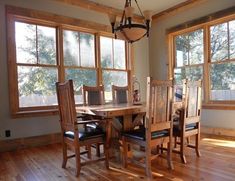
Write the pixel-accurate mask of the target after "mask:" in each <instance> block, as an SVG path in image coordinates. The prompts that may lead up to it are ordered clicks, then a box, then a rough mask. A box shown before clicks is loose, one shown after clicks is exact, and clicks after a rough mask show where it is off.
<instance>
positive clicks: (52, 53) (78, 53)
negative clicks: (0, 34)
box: [7, 7, 131, 117]
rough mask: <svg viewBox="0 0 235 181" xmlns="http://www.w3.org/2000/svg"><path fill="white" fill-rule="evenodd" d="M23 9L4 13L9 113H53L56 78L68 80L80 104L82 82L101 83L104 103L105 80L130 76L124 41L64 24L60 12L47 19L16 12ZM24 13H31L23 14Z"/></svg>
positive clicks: (124, 80) (112, 81)
mask: <svg viewBox="0 0 235 181" xmlns="http://www.w3.org/2000/svg"><path fill="white" fill-rule="evenodd" d="M12 8H13V9H14V7H11V8H10V9H11V10H12ZM7 12H8V11H7ZM16 12H18V13H19V11H16ZM24 12H25V16H22V15H18V14H14V13H13V14H12V11H11V12H10V13H9V12H8V16H7V18H8V20H7V27H8V61H9V66H8V68H9V71H8V72H9V87H10V93H9V95H10V106H11V112H12V115H13V117H20V116H27V115H29V116H32V115H34V114H35V115H42V114H45V115H48V114H54V113H55V112H57V97H56V88H55V83H56V82H57V81H65V80H68V79H73V82H74V89H75V92H74V93H75V101H76V104H82V103H83V99H82V89H81V88H82V85H83V84H85V85H89V86H96V85H100V84H104V85H105V90H106V92H105V96H106V97H105V98H106V101H110V100H111V98H112V95H111V84H115V85H119V86H122V85H123V86H124V85H128V80H129V79H128V76H129V75H130V74H128V73H127V72H128V71H130V67H131V65H130V64H129V63H128V61H129V60H128V58H127V57H128V55H127V53H128V45H127V44H126V43H125V42H124V41H122V40H118V39H113V38H110V37H105V36H103V35H102V31H101V30H99V29H98V30H94V29H89V28H83V27H79V26H75V25H70V24H65V21H60V19H63V18H60V16H58V17H56V18H55V17H54V16H53V17H54V18H53V19H51V20H50V21H48V20H45V19H43V18H44V17H43V18H42V19H41V17H40V16H41V15H40V13H39V14H37V13H36V14H35V13H29V12H31V10H26V9H23V10H22V11H20V13H23V14H24ZM33 12H35V10H33ZM28 14H30V16H36V17H26V16H27V15H28ZM47 14H48V13H47ZM47 14H46V15H47ZM46 15H45V17H46ZM80 21H82V20H80ZM80 21H79V22H80ZM68 22H76V21H74V19H72V21H68ZM79 22H78V23H79ZM84 24H86V23H84V22H83V23H81V25H84ZM98 32H99V33H98ZM104 34H105V35H109V34H108V33H107V32H105V33H104ZM99 55H100V56H99ZM127 65H129V67H128V66H127Z"/></svg>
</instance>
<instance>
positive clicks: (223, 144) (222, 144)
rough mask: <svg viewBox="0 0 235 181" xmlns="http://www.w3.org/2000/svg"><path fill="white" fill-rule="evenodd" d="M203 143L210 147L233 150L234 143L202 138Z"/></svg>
mask: <svg viewBox="0 0 235 181" xmlns="http://www.w3.org/2000/svg"><path fill="white" fill-rule="evenodd" d="M202 140H203V141H206V142H208V143H210V144H212V145H216V146H224V147H229V148H235V141H228V140H221V139H212V138H203V139H202Z"/></svg>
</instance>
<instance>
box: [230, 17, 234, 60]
mask: <svg viewBox="0 0 235 181" xmlns="http://www.w3.org/2000/svg"><path fill="white" fill-rule="evenodd" d="M229 40H230V59H234V58H235V20H234V21H230V22H229Z"/></svg>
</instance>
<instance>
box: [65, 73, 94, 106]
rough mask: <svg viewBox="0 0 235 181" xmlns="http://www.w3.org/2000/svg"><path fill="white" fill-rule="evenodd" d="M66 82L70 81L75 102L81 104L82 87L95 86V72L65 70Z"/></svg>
mask: <svg viewBox="0 0 235 181" xmlns="http://www.w3.org/2000/svg"><path fill="white" fill-rule="evenodd" d="M65 77H66V80H68V79H72V80H73V86H74V95H75V102H76V103H77V104H78V103H82V102H83V98H82V85H83V84H84V85H88V86H96V82H97V76H96V70H88V69H66V71H65Z"/></svg>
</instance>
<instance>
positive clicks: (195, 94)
mask: <svg viewBox="0 0 235 181" xmlns="http://www.w3.org/2000/svg"><path fill="white" fill-rule="evenodd" d="M201 106H202V81H201V80H199V81H189V80H187V81H186V95H185V105H184V107H185V114H184V118H185V124H190V123H196V122H199V121H200V116H201Z"/></svg>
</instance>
